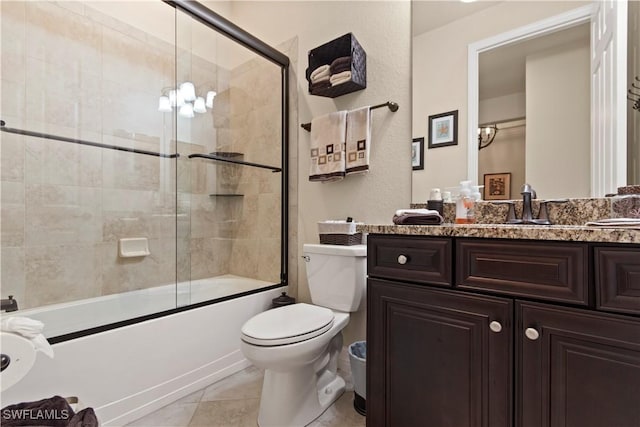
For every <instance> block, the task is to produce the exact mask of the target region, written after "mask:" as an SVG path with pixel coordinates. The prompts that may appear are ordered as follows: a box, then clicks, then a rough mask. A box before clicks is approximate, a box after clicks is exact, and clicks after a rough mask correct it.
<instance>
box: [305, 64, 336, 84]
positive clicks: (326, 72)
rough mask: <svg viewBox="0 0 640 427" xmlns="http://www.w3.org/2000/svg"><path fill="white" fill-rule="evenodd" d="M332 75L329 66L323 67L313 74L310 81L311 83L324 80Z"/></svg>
mask: <svg viewBox="0 0 640 427" xmlns="http://www.w3.org/2000/svg"><path fill="white" fill-rule="evenodd" d="M330 75H331V67H330V66H329V65H321V66H319V67H318V68H316V69H315V70H313V71H312V72H311V75H310V76H309V80H310V81H311V83H313V82H317V81H319V80H322V79H324V78H326V77H329V76H330Z"/></svg>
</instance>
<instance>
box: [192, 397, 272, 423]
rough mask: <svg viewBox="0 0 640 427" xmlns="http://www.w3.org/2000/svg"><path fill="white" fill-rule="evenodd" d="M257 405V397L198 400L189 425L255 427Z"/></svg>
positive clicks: (258, 402) (258, 404)
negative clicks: (209, 400)
mask: <svg viewBox="0 0 640 427" xmlns="http://www.w3.org/2000/svg"><path fill="white" fill-rule="evenodd" d="M259 406H260V401H259V400H258V399H238V400H215V401H211V402H200V404H198V408H197V409H196V412H195V414H193V418H192V419H191V422H190V423H189V427H255V426H257V425H258V408H259Z"/></svg>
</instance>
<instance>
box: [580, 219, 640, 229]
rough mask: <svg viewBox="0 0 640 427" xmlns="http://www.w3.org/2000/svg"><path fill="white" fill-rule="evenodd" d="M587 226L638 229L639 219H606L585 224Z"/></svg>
mask: <svg viewBox="0 0 640 427" xmlns="http://www.w3.org/2000/svg"><path fill="white" fill-rule="evenodd" d="M586 225H588V226H600V227H618V228H621V227H622V228H625V227H626V228H640V218H607V219H601V220H598V221H590V222H587V224H586Z"/></svg>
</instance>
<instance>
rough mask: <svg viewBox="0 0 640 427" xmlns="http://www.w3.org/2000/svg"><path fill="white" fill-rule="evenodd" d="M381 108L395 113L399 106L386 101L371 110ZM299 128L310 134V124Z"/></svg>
mask: <svg viewBox="0 0 640 427" xmlns="http://www.w3.org/2000/svg"><path fill="white" fill-rule="evenodd" d="M382 107H389V110H391V112H392V113H395V112H396V111H398V108H400V106H399V105H398V104H397V103H395V102H393V101H388V102H385V103H383V104H378V105H374V106H373V107H371V110H375V109H376V108H382ZM300 127H301V128H302V129H304V130H306V131H307V132H311V123H302V124H301V125H300Z"/></svg>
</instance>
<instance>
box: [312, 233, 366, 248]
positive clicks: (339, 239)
mask: <svg viewBox="0 0 640 427" xmlns="http://www.w3.org/2000/svg"><path fill="white" fill-rule="evenodd" d="M320 243H321V244H323V245H343V246H353V245H360V244H362V233H356V234H320Z"/></svg>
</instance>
